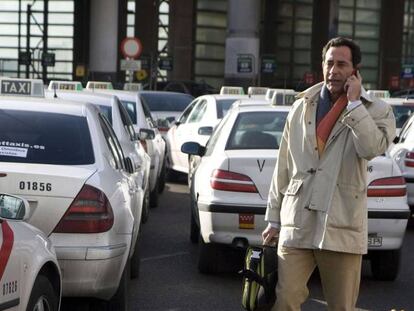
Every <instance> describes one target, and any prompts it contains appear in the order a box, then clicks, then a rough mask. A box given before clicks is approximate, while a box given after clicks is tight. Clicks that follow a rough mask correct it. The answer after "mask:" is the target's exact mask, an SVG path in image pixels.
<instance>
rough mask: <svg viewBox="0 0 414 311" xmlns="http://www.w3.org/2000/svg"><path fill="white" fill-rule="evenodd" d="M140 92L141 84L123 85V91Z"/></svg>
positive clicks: (129, 83)
mask: <svg viewBox="0 0 414 311" xmlns="http://www.w3.org/2000/svg"><path fill="white" fill-rule="evenodd" d="M140 90H142V83H132V82H128V83H125V84H124V91H140Z"/></svg>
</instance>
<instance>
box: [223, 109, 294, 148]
mask: <svg viewBox="0 0 414 311" xmlns="http://www.w3.org/2000/svg"><path fill="white" fill-rule="evenodd" d="M287 115H288V112H287V111H260V112H259V111H254V112H253V111H252V112H242V113H240V114H239V116H238V117H237V120H236V122H235V123H234V126H233V129H232V131H231V134H230V137H229V139H228V141H227V146H226V150H233V149H240V150H242V149H279V144H280V141H281V139H282V135H283V129H284V127H285V123H286V118H287Z"/></svg>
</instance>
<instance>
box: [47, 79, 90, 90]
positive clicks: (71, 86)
mask: <svg viewBox="0 0 414 311" xmlns="http://www.w3.org/2000/svg"><path fill="white" fill-rule="evenodd" d="M48 90H49V91H53V90H61V91H82V90H83V86H82V83H80V82H79V81H50V83H49V87H48Z"/></svg>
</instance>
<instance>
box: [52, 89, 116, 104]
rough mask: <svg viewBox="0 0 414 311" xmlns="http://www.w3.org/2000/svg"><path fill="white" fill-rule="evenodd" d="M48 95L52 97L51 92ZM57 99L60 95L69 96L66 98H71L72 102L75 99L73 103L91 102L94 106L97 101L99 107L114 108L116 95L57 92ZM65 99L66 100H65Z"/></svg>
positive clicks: (89, 92) (88, 92) (87, 92)
mask: <svg viewBox="0 0 414 311" xmlns="http://www.w3.org/2000/svg"><path fill="white" fill-rule="evenodd" d="M52 92H53V91H52ZM48 94H49V95H50V94H51V92H50V91H48ZM56 95H57V98H59V95H61V96H65V97H66V96H67V97H66V98H68V97H69V98H70V99H69V100H71V99H72V98H73V101H85V102H91V103H93V104H98V102H97V101H99V105H101V106H112V103H113V101H112V100H113V98H114V96H115V95H111V94H102V93H97V92H93V91H92V92H91V91H79V92H77V91H57V92H56ZM64 99H65V98H64Z"/></svg>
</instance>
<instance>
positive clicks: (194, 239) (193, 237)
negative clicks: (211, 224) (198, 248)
mask: <svg viewBox="0 0 414 311" xmlns="http://www.w3.org/2000/svg"><path fill="white" fill-rule="evenodd" d="M190 202H191V203H190V209H191V210H190V216H191V219H190V241H191V243H194V244H196V243H198V240H199V237H200V228H199V227H198V224H197V222H196V219H195V215H194V214H195V212H194V209H195V208H197V206H196V203H195V202H194V200H193V198H191V200H190Z"/></svg>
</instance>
